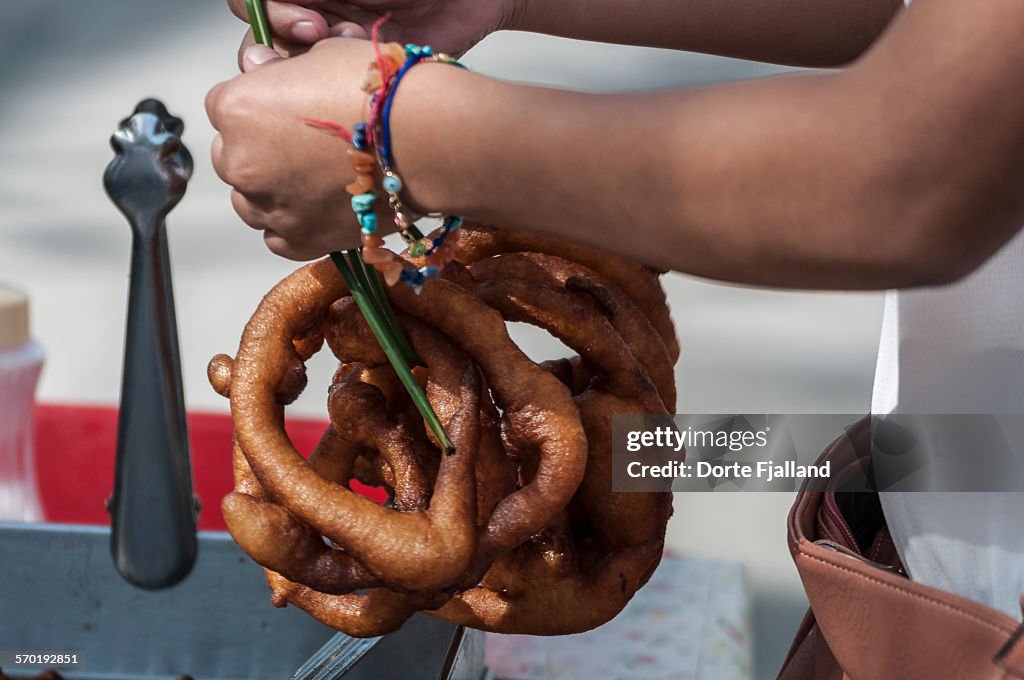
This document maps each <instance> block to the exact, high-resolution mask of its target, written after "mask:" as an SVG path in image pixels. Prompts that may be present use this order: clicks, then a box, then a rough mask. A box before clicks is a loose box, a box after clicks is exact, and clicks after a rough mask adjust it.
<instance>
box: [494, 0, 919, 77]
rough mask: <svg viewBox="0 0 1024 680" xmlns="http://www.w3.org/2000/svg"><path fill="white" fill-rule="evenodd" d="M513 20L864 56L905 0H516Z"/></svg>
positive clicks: (805, 59) (833, 62) (801, 61)
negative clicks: (639, 0) (638, 0)
mask: <svg viewBox="0 0 1024 680" xmlns="http://www.w3.org/2000/svg"><path fill="white" fill-rule="evenodd" d="M512 2H513V10H512V17H511V18H510V20H509V22H508V27H510V28H514V29H516V30H521V31H531V32H535V33H547V34H549V35H558V36H562V37H566V38H577V39H580V40H595V41H599V42H608V43H622V44H629V45H643V46H647V47H665V48H670V49H677V50H687V51H690V52H704V53H707V54H717V55H721V56H726V57H736V58H740V59H752V60H755V61H765V62H773V63H779V64H788V65H791V66H808V67H811V66H818V67H829V66H840V65H843V64H847V63H849V62H851V61H853V60H854V59H856V58H857V57H858V56H860V55H861V54H862V53H863V52H864V51H865V50H867V49H868V47H870V46H871V44H872V43H873V42H874V41H875V39H876V38H877V37H878V36H879V35H880V34H881V33H882V31H883V30H884V29H885V27H886V26H888V25H889V22H890V21H891V20H892V18H893V16H894V15H895V14H896V13H897V12H898V11H899V10H900V9H901V8H902V7H903V1H902V0H855V1H853V2H850V0H642V1H641V2H636V1H634V0H512Z"/></svg>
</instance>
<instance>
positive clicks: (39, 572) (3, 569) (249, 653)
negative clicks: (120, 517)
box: [0, 524, 482, 680]
mask: <svg viewBox="0 0 1024 680" xmlns="http://www.w3.org/2000/svg"><path fill="white" fill-rule="evenodd" d="M334 636H335V632H334V631H333V630H331V629H329V628H327V627H326V626H323V625H322V624H320V623H318V622H316V621H315V620H313V619H311V618H310V617H308V616H307V615H306V614H305V613H303V612H301V611H299V610H298V609H295V608H293V607H288V608H286V609H275V608H273V607H272V606H271V605H270V602H269V591H268V589H267V587H266V582H265V581H264V579H263V573H262V571H261V570H260V569H259V567H257V566H256V565H255V564H253V563H252V562H251V561H250V560H249V558H247V557H246V556H245V555H243V554H242V552H241V551H240V550H239V549H238V548H237V547H236V546H235V544H234V543H233V542H232V541H231V539H230V537H229V536H228V535H227V534H224V533H200V535H199V558H198V560H197V562H196V565H195V568H194V570H193V571H192V573H191V574H190V575H189V576H188V578H187V579H186V580H185V581H184V582H183V583H182V584H181V585H179V586H177V587H175V588H172V589H169V590H163V591H144V590H139V589H137V588H135V587H133V586H131V585H129V584H128V583H126V582H124V581H123V580H122V579H121V577H120V576H118V574H117V572H116V571H115V570H114V567H113V564H112V563H111V558H110V531H109V529H104V528H97V527H79V526H60V525H13V524H0V652H42V651H47V652H57V651H64V652H76V653H78V654H79V655H80V657H81V660H80V663H79V664H78V665H77V666H75V667H64V668H59V669H58V670H60V672H61V674H62V675H63V676H64V677H65V678H67V680H177V678H178V677H179V676H180V675H182V674H188V675H190V676H192V677H193V678H195V680H243V679H244V680H264V679H267V680H269V679H271V678H273V679H274V680H284V679H287V678H290V677H292V674H293V673H295V672H296V670H297V669H298V668H299V667H300V666H303V665H304V663H305V662H306V661H307V660H309V659H310V658H312V657H313V656H314V654H315V653H316V652H317V650H319V649H321V647H323V646H324V645H325V643H327V642H328V640H330V639H332V638H334ZM479 639H480V638H478V637H477V636H476V634H475V633H473V634H467V633H465V632H464V631H463V630H462V629H458V628H456V627H455V626H453V625H451V624H448V623H445V622H443V621H439V620H437V619H433V618H431V617H426V616H417V617H414V618H413V619H412V620H410V622H409V623H408V624H407V625H406V626H405V627H403V628H402V630H400V631H399V632H397V633H394V634H393V635H391V636H387V637H385V638H384V639H383V640H382V641H381V642H380V644H378V645H376V646H375V647H374V648H373V649H371V650H370V651H369V652H367V653H366V655H365V657H364V658H363V659H362V660H361V661H360V662H359V663H358V664H357V665H356V666H355V668H353V669H352V670H351V671H349V672H348V673H346V674H345V679H346V680H364V679H365V680H370V679H373V680H387V679H389V678H403V679H409V680H415V679H418V678H424V679H425V680H433V679H434V678H438V677H452V678H455V677H470V676H468V675H467V676H462V675H458V676H457V675H455V674H454V673H453V670H454V667H456V666H459V665H462V666H465V665H466V662H465V660H466V658H467V657H472V659H473V665H476V664H477V663H478V662H479V664H482V653H479V652H478V649H477V648H478V647H479ZM467 650H469V651H472V654H469V653H468V652H467ZM460 659H461V660H460ZM5 670H6V671H7V672H8V673H14V674H15V675H18V674H21V675H28V674H31V672H32V669H30V668H17V669H15V668H7V669H5ZM40 670H41V669H40Z"/></svg>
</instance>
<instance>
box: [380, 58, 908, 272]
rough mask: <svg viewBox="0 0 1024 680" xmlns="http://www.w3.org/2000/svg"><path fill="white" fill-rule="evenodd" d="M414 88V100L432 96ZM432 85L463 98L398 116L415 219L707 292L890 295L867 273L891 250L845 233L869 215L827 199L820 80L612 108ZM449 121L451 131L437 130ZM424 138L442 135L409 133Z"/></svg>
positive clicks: (482, 87)
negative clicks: (650, 269)
mask: <svg viewBox="0 0 1024 680" xmlns="http://www.w3.org/2000/svg"><path fill="white" fill-rule="evenodd" d="M420 75H421V78H420V79H419V80H418V81H412V82H411V83H410V84H409V85H406V87H408V88H409V89H408V90H407V92H405V93H403V94H404V95H405V96H407V97H408V99H409V100H412V99H413V98H415V97H416V96H417V95H416V92H415V88H416V87H417V86H422V87H426V86H427V83H428V81H429V79H430V74H427V73H426V70H425V69H424V72H423V73H421V74H420ZM435 75H438V76H440V77H444V78H446V79H449V78H451V80H449V86H453V85H454V81H455V79H456V78H457V79H458V80H459V81H461V85H460V86H455V87H456V89H457V90H461V91H462V92H464V93H466V94H467V99H466V100H465V101H460V100H459V99H457V98H453V97H446V102H447V103H446V104H444V105H442V107H441V108H439V109H433V110H432V112H431V113H427V114H426V115H423V113H422V112H421V117H419V118H418V119H417V120H411V119H406V118H405V117H404V116H403V113H402V111H401V109H400V107H399V106H396V115H397V116H399V117H398V118H397V119H396V121H395V125H396V139H398V140H401V139H402V138H403V136H404V138H406V139H409V138H415V139H417V141H416V143H414V144H407V145H406V146H404V147H403V146H402V145H401V143H400V141H399V142H398V148H397V154H398V163H399V165H400V166H402V167H407V168H409V170H406V171H405V172H406V173H407V174H408V173H409V172H411V173H412V175H411V178H410V180H409V182H408V186H409V187H410V191H412V192H413V194H412V195H413V198H414V200H416V201H417V202H419V203H421V204H422V205H424V206H425V207H428V208H443V209H444V210H446V211H452V212H455V213H457V214H463V215H466V216H467V217H469V218H470V219H472V220H475V221H481V222H483V223H486V224H495V225H498V226H505V227H511V228H519V229H526V230H530V231H536V232H542V233H546V234H548V235H551V236H557V237H561V238H567V239H569V240H574V241H578V242H581V243H585V244H588V245H592V246H596V247H600V248H603V249H605V250H609V251H611V252H616V253H619V254H621V255H623V256H625V257H629V258H632V259H636V260H640V261H642V262H645V263H647V264H650V265H652V266H656V267H661V268H666V269H676V270H679V271H684V272H688V273H691V274H696V275H699V276H705V277H709V278H715V279H724V280H729V281H735V282H741V283H751V284H761V285H778V286H793V287H807V288H819V287H823V288H828V287H888V286H889V285H891V284H892V283H893V282H892V281H891V280H884V281H883V280H882V277H884V276H885V272H882V271H873V270H877V269H880V267H879V266H878V264H877V262H876V261H875V260H874V254H875V253H876V249H877V248H878V247H884V246H885V244H878V243H871V242H870V236H869V232H865V231H861V230H858V229H857V228H856V227H857V225H856V224H850V225H849V226H847V225H844V224H843V221H844V220H849V221H850V222H855V221H856V220H858V219H860V218H862V217H863V212H864V210H865V206H864V205H862V204H861V201H860V200H859V199H858V197H857V196H856V193H857V189H856V188H855V187H850V192H849V193H847V194H845V195H844V194H843V193H842V192H837V191H834V190H833V189H834V187H831V188H830V187H829V186H827V185H829V184H833V185H834V184H838V185H842V184H843V183H847V182H849V183H851V184H852V183H853V181H854V180H852V179H847V178H845V177H844V169H845V168H849V167H850V164H849V163H847V162H845V161H846V159H843V158H837V157H833V158H829V157H827V155H826V154H823V153H821V152H820V149H819V150H816V149H814V148H813V146H814V145H815V144H819V145H820V141H819V140H822V139H829V138H835V137H836V136H837V135H841V134H843V131H842V130H839V129H828V128H829V126H828V116H827V115H825V112H823V111H821V108H820V107H821V106H823V105H825V102H826V100H827V99H828V90H829V89H830V86H831V83H830V77H828V76H802V77H792V78H784V79H774V80H772V81H765V82H760V83H751V84H744V85H738V86H727V87H717V88H707V89H702V90H696V91H690V92H673V93H661V94H644V95H615V96H607V95H587V94H578V93H570V92H561V91H553V90H545V89H541V88H531V87H523V86H519V85H510V84H507V83H500V82H496V81H490V80H487V79H484V78H481V77H479V76H473V75H469V74H458V75H457V76H455V77H454V78H453V77H452V76H453V74H447V73H446V74H439V73H437V74H435ZM469 93H472V94H471V95H470V94H469ZM810 101H815V102H817V104H816V106H815V107H814V109H815V110H816V111H818V112H820V113H813V114H811V113H810V111H809V109H810V108H811V107H810V106H808V105H807V103H808V102H810ZM398 104H401V101H399V102H398ZM448 107H451V109H450V110H448V111H447V113H448V114H451V115H446V109H447V108H448ZM456 110H461V111H462V112H464V113H463V114H462V115H456V114H455V111H456ZM449 120H450V121H458V122H457V123H454V124H452V127H451V128H448V129H445V127H446V126H447V125H448V124H449V123H448V122H447V121H449ZM428 121H429V122H428ZM420 125H422V126H428V125H429V126H434V125H440V126H441V128H440V129H437V128H435V129H434V132H433V134H431V133H429V132H427V130H425V129H424V130H421V131H419V132H418V133H417V132H414V130H415V129H416V127H417V126H420ZM403 132H406V134H404V135H403ZM418 135H422V137H420V136H418ZM426 168H430V171H429V172H424V170H425V169H426ZM851 174H852V173H851ZM875 207H876V208H877V207H878V206H877V205H876V206H875ZM893 236H894V237H897V236H898V232H896V233H894V234H893ZM869 256H870V257H869Z"/></svg>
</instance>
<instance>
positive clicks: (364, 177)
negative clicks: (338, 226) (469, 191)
mask: <svg viewBox="0 0 1024 680" xmlns="http://www.w3.org/2000/svg"><path fill="white" fill-rule="evenodd" d="M374 47H375V49H376V53H377V59H376V61H375V62H374V63H372V64H371V65H370V68H369V70H368V72H367V75H366V77H365V78H364V80H363V90H364V91H366V92H367V93H368V94H371V93H372V98H371V101H370V117H369V119H368V120H367V121H366V122H365V123H360V124H358V125H356V126H355V127H354V128H353V133H352V148H351V149H349V151H348V155H349V160H350V162H351V163H352V168H353V170H354V171H355V173H356V179H355V181H354V182H352V183H351V184H349V185H348V186H347V187H346V190H347V191H348V192H349V193H350V194H352V209H353V210H354V211H355V213H356V216H357V218H358V219H359V224H360V228H361V230H362V244H363V260H364V261H365V262H366V263H367V264H370V265H372V266H373V267H374V268H376V269H377V270H378V271H379V272H380V273H381V275H382V276H383V278H384V280H385V282H386V283H387V284H388V285H394V284H395V283H397V282H398V281H403V282H404V283H406V284H408V285H409V286H411V287H412V288H413V289H414V290H415V291H416V292H419V291H420V290H421V289H422V287H423V284H424V283H426V281H427V280H429V279H432V278H435V277H437V276H438V275H439V274H440V272H441V269H442V268H443V267H444V265H445V264H447V263H448V262H450V261H451V260H452V259H453V258H454V255H455V253H454V249H453V248H452V247H451V245H450V244H449V243H448V242H447V240H446V239H447V237H448V236H449V235H450V234H451V233H452V232H453V231H455V230H457V229H458V228H459V227H460V226H461V225H462V220H461V218H459V217H455V216H447V217H444V218H443V228H442V229H441V232H440V234H439V235H438V237H437V238H435V239H434V240H432V241H431V240H430V239H425V238H424V237H423V235H422V234H421V233H420V232H419V230H418V229H417V228H416V227H415V225H414V224H413V222H415V220H414V219H410V218H409V216H408V215H407V213H406V211H405V208H404V206H403V204H402V200H401V197H400V193H401V191H402V188H403V183H402V180H401V178H400V177H399V176H398V174H397V173H395V172H394V170H393V166H394V157H393V155H392V153H391V128H390V115H391V107H392V104H393V101H394V94H395V92H396V91H397V88H398V84H399V83H400V82H401V80H402V78H403V77H404V76H405V75H406V74H407V73H408V72H409V70H411V69H412V67H413V66H415V65H417V64H420V63H424V62H436V63H448V64H453V65H458V66H460V67H461V66H462V65H461V64H459V63H458V62H457V61H455V60H454V59H452V58H451V57H449V56H447V55H444V54H434V52H433V50H432V49H431V48H430V47H419V46H416V45H407V46H405V47H402V46H401V45H399V44H397V43H389V44H387V45H383V46H381V45H378V44H377V43H376V41H375V42H374ZM373 151H376V154H374V153H373ZM375 164H376V165H377V166H378V167H380V170H381V173H382V174H383V182H382V185H383V189H384V192H385V193H386V194H387V196H388V205H389V207H390V208H391V210H392V211H393V212H394V219H395V226H397V227H398V229H399V232H400V233H401V234H402V238H403V240H405V242H406V244H407V245H408V255H409V256H410V257H411V258H412V260H413V263H414V266H407V265H408V263H407V261H406V260H404V259H402V258H401V257H399V256H398V255H396V254H395V253H393V252H392V251H390V250H388V249H386V248H384V239H383V238H381V237H380V236H378V235H377V233H376V232H377V213H376V209H375V208H376V204H377V201H378V196H377V194H376V192H375V191H374V184H375V183H374V176H373V174H374V165H375Z"/></svg>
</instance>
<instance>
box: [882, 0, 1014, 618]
mask: <svg viewBox="0 0 1024 680" xmlns="http://www.w3.org/2000/svg"><path fill="white" fill-rule="evenodd" d="M907 4H908V5H909V4H910V0H907ZM871 410H872V412H873V413H876V414H886V413H909V414H915V413H939V414H943V413H994V414H1004V413H1005V414H1014V413H1024V233H1018V234H1017V236H1016V237H1015V238H1014V239H1013V240H1011V241H1010V242H1009V243H1007V244H1006V245H1005V246H1004V247H1003V248H1002V250H1000V251H999V252H998V253H996V255H994V256H993V257H992V258H991V259H990V260H989V261H988V262H986V263H985V264H984V265H983V266H982V267H981V268H980V269H979V270H978V271H976V272H974V273H973V274H971V275H970V276H968V277H967V278H965V279H964V280H962V281H959V282H957V283H954V284H952V285H949V286H944V287H940V288H931V289H923V290H914V291H891V292H890V293H889V294H888V295H887V297H886V301H885V312H884V315H883V320H882V337H881V342H880V345H879V350H878V364H877V367H876V371H875V387H874V394H873V395H872V403H871ZM1017 434H1018V435H1019V436H1017V437H1013V436H1011V437H1010V438H1009V440H1010V444H1011V446H1012V447H1013V453H1014V455H1015V457H1016V459H1017V460H1019V461H1021V462H1022V464H1024V433H1017ZM945 441H947V440H944V439H939V440H935V441H932V442H930V447H929V453H930V454H933V455H936V456H951V457H952V456H964V455H971V452H970V451H963V450H948V449H950V448H951V447H943V442H945ZM881 501H882V509H883V510H884V512H885V517H886V521H887V523H888V525H889V530H890V532H891V533H892V536H893V540H894V541H895V543H896V548H897V551H898V552H899V554H900V557H901V558H902V560H903V564H904V566H905V567H906V568H907V571H908V573H909V574H910V577H911V578H912V579H913V580H915V581H919V582H921V583H924V584H926V585H930V586H934V587H936V588H940V589H942V590H946V591H949V592H953V593H956V594H958V595H962V596H964V597H967V598H969V599H972V600H976V601H978V602H982V603H984V604H987V605H989V606H991V607H994V608H996V609H999V610H1001V611H1004V612H1006V613H1007V614H1010V615H1011V616H1013V617H1014V618H1019V617H1020V616H1021V610H1020V604H1019V598H1020V596H1021V595H1022V594H1024V493H983V492H974V493H967V492H962V493H926V492H907V493H882V494H881Z"/></svg>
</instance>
